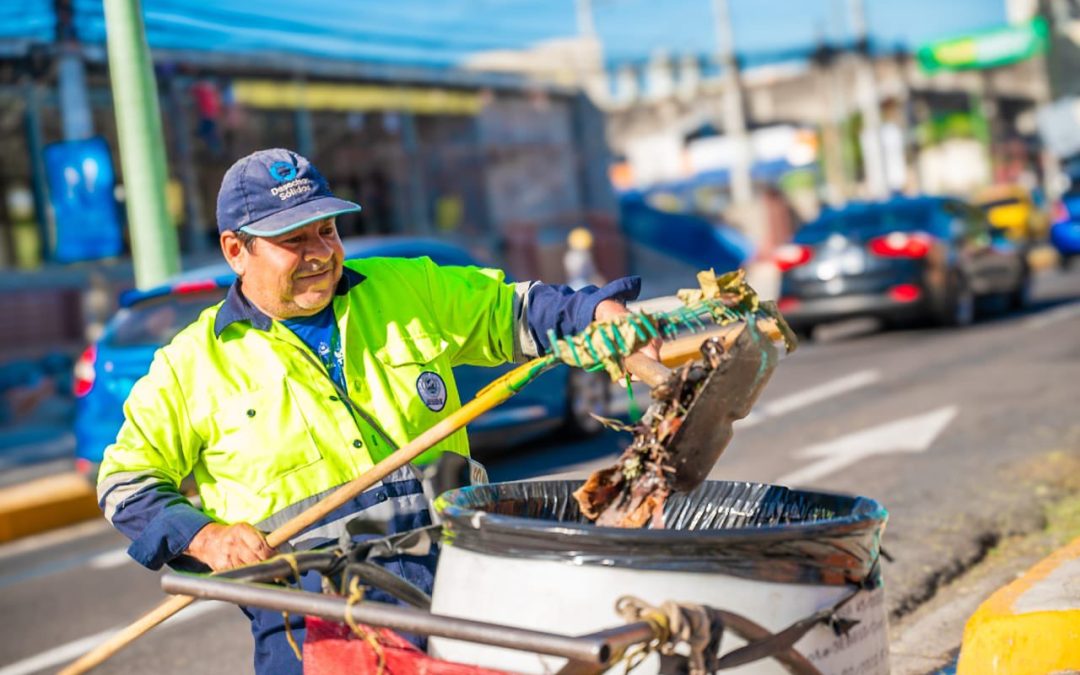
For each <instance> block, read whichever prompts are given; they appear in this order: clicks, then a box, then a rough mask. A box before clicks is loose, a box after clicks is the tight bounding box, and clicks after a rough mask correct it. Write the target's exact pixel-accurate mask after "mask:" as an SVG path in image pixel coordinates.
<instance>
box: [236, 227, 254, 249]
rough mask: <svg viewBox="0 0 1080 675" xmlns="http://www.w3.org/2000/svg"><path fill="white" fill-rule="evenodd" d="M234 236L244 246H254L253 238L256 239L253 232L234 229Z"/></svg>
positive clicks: (250, 247) (248, 247)
mask: <svg viewBox="0 0 1080 675" xmlns="http://www.w3.org/2000/svg"><path fill="white" fill-rule="evenodd" d="M236 238H237V239H239V240H240V243H241V244H243V245H244V248H246V249H247V250H249V251H250V250H251V249H252V248H253V247H254V246H255V240H256V239H258V237H257V236H255V235H254V234H248V233H247V232H244V231H243V230H236Z"/></svg>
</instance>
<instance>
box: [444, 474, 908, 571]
mask: <svg viewBox="0 0 1080 675" xmlns="http://www.w3.org/2000/svg"><path fill="white" fill-rule="evenodd" d="M580 485H581V482H580V481H525V482H518V483H495V484H491V485H478V486H473V487H465V488H461V489H459V490H451V491H449V492H446V493H444V494H442V495H441V496H440V497H439V498H438V499H437V500H436V501H435V509H436V510H437V511H438V513H439V514H440V515H441V516H442V518H443V533H444V537H445V541H446V543H448V544H449V545H452V546H459V547H461V548H464V549H467V550H470V551H475V552H477V553H486V554H489V555H496V556H510V557H515V558H531V559H541V560H552V561H561V562H567V563H571V564H575V565H601V566H609V567H625V568H630V569H643V570H676V571H684V572H708V573H718V574H729V575H733V576H737V577H743V578H748V579H756V580H760V581H774V582H785V583H809V584H825V585H841V584H848V583H855V584H859V585H862V586H864V587H876V586H877V585H878V584H879V583H880V572H879V568H878V565H877V562H878V555H879V552H880V547H881V533H882V530H883V528H884V526H885V520H886V519H887V517H888V513H887V512H886V510H885V509H884V508H883V507H882V506H881V505H880V504H878V503H877V502H875V501H874V500H872V499H867V498H865V497H852V496H847V495H839V494H830V493H825V492H807V491H802V490H790V489H788V488H786V487H783V486H779V485H765V484H761V483H744V482H733V481H707V482H705V483H704V484H702V485H701V486H700V487H699V488H697V489H696V490H694V491H693V492H690V493H675V494H672V495H671V496H670V497H669V498H668V500H667V503H666V505H665V508H664V522H665V523H666V529H662V530H661V529H621V528H614V527H597V526H595V525H593V524H592V523H590V522H589V521H588V520H586V519H585V518H584V517H583V516H582V515H581V511H580V510H579V509H578V504H577V501H576V500H575V499H574V496H573V492H574V490H576V489H577V488H578V487H580Z"/></svg>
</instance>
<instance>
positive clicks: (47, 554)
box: [0, 269, 1080, 675]
mask: <svg viewBox="0 0 1080 675" xmlns="http://www.w3.org/2000/svg"><path fill="white" fill-rule="evenodd" d="M820 337H821V339H820V340H818V341H815V342H814V343H811V344H808V345H805V346H804V347H803V348H801V349H800V350H799V351H797V352H796V353H795V354H793V355H791V356H790V357H788V358H786V359H785V360H784V361H783V362H782V363H781V364H780V365H779V367H778V368H777V371H776V374H775V375H774V377H773V379H772V381H771V382H770V383H769V385H768V387H767V388H766V390H765V394H764V395H763V397H762V400H761V401H759V404H758V406H757V407H756V408H755V411H754V413H753V414H752V416H751V418H748V419H747V420H746V421H744V422H742V423H740V425H738V426H737V432H736V435H735V439H734V441H733V442H732V444H731V446H730V447H729V448H728V450H727V452H726V453H725V454H724V456H723V457H722V458H721V460H720V462H719V463H718V464H717V467H716V469H715V470H714V473H713V477H715V478H720V479H732V480H736V479H737V480H751V481H763V482H780V483H787V484H791V485H798V486H806V487H814V488H821V489H827V490H833V491H842V492H848V493H856V494H861V495H866V496H869V497H873V498H875V499H877V500H878V501H880V502H882V503H883V504H884V505H885V506H886V507H887V508H888V509H889V511H890V519H889V524H888V528H887V532H886V535H885V537H884V545H885V548H886V549H887V551H888V553H889V554H890V555H891V557H892V561H891V562H886V564H885V567H884V571H885V579H886V588H887V593H888V603H889V608H890V612H891V613H892V616H893V617H894V618H895V617H897V616H900V615H903V614H905V613H906V612H908V611H910V610H911V609H913V608H914V607H915V606H917V605H918V604H919V603H920V602H922V601H923V600H925V599H926V598H928V597H929V596H930V595H932V594H933V592H934V590H935V589H936V588H937V586H938V585H940V584H941V583H943V582H945V581H947V580H948V579H949V578H951V577H953V576H955V575H956V574H958V573H959V572H961V571H962V570H963V569H965V568H967V567H968V566H970V565H971V564H973V563H974V562H976V561H977V560H979V559H980V558H981V557H982V556H983V555H985V553H986V551H987V550H988V549H989V548H990V547H991V546H992V545H993V544H994V542H995V541H997V540H998V539H999V538H1000V537H1002V536H1004V535H1007V534H1010V533H1014V532H1021V531H1027V530H1031V529H1035V528H1038V527H1040V526H1041V523H1042V506H1043V503H1044V502H1045V501H1046V500H1047V499H1050V498H1052V497H1053V496H1054V495H1055V494H1056V493H1057V492H1058V491H1060V490H1062V489H1065V488H1064V486H1065V483H1064V482H1062V481H1061V480H1059V479H1060V478H1061V477H1062V474H1063V472H1069V471H1076V470H1078V468H1077V467H1080V416H1078V415H1077V414H1076V409H1077V408H1076V406H1077V396H1078V393H1080V388H1078V387H1077V385H1076V382H1078V381H1080V269H1074V270H1073V271H1072V272H1070V273H1068V274H1063V273H1060V272H1058V271H1049V272H1045V273H1043V274H1042V275H1041V276H1040V278H1039V279H1038V283H1037V285H1036V292H1035V302H1034V303H1033V307H1032V308H1031V309H1030V310H1029V311H1027V312H1024V313H1020V314H1012V315H1008V316H1001V317H994V318H990V319H984V320H982V321H980V322H979V323H978V324H977V325H975V326H973V327H970V328H966V329H962V330H937V329H920V330H905V331H892V332H884V333H882V332H878V331H877V330H876V329H874V328H873V327H872V326H862V325H858V324H848V325H846V326H844V325H838V326H833V327H828V328H827V329H826V330H824V331H822V335H821V336H820ZM616 396H617V398H618V400H619V401H620V402H625V393H624V392H620V393H618V394H616ZM638 401H639V402H640V401H641V399H640V398H639V399H638ZM623 443H625V440H624V439H623V437H622V436H620V435H618V434H615V433H606V434H604V435H602V436H600V437H598V438H595V439H592V440H589V441H581V442H565V441H563V440H561V439H558V438H549V439H545V440H543V441H541V442H538V443H533V444H531V445H530V446H528V447H524V448H517V449H509V450H507V451H506V452H505V453H504V454H502V455H501V456H499V457H497V458H495V459H493V460H491V461H490V462H489V469H490V471H491V476H492V480H512V479H521V478H533V477H539V476H545V475H552V474H560V475H573V476H584V475H586V474H587V473H588V471H590V470H591V469H593V468H597V467H599V466H601V465H603V464H604V463H606V462H608V461H610V459H611V458H612V457H613V456H614V455H615V454H616V453H617V452H618V451H619V448H620V445H621V444H623ZM123 547H124V541H123V540H122V538H121V537H119V536H118V535H116V534H114V533H113V532H111V530H109V529H108V528H107V527H105V526H104V525H102V524H100V523H90V524H87V525H83V526H79V527H76V528H71V529H69V530H66V531H62V532H59V533H52V534H48V535H42V536H40V537H36V538H33V539H29V540H24V541H21V542H16V543H13V544H9V545H7V546H5V547H0V611H2V615H3V616H4V617H5V618H6V619H7V621H6V622H5V628H4V630H3V631H0V675H13V674H15V673H34V672H52V671H55V670H56V668H57V666H58V665H60V664H62V663H64V662H66V661H68V660H71V659H73V658H74V657H76V656H77V655H78V654H80V653H82V652H83V651H85V650H86V649H87V648H88V647H89V646H91V645H92V644H95V643H96V642H97V641H100V640H101V639H103V636H104V635H106V634H107V633H108V632H109V631H111V630H115V629H117V628H119V627H122V626H124V625H126V624H127V623H129V622H130V621H132V620H134V619H135V618H136V617H138V616H140V615H141V614H143V613H144V612H146V611H147V610H149V609H150V608H152V607H153V606H155V605H156V604H157V603H158V602H160V600H161V599H162V594H161V592H160V590H159V589H158V581H157V575H156V574H154V573H151V572H147V571H145V570H142V569H141V568H139V567H138V566H136V565H135V564H134V563H132V562H130V561H129V560H127V559H126V557H125V555H124V554H123ZM200 607H201V609H200ZM148 669H152V670H153V672H156V673H159V674H160V675H169V674H172V673H176V674H179V673H190V672H199V673H205V674H207V675H217V674H222V675H224V674H226V673H230V674H231V673H238V672H250V670H251V667H250V637H249V635H248V631H247V625H246V621H245V620H244V618H243V617H242V616H241V615H240V613H239V611H238V610H237V609H235V608H234V607H231V606H216V605H213V604H209V605H204V606H198V605H197V606H196V608H189V609H188V610H186V611H185V612H184V613H182V614H181V615H180V616H179V617H178V619H177V620H174V621H172V622H171V623H170V624H167V625H165V626H162V627H159V628H158V629H156V630H154V631H153V632H152V633H150V634H148V635H147V636H145V637H143V638H142V639H140V640H138V641H137V642H135V643H134V644H133V645H132V646H131V647H130V648H129V649H127V650H126V651H124V652H122V653H121V654H119V655H117V656H116V657H114V658H113V659H112V660H110V661H109V662H108V663H107V664H105V666H103V667H102V668H101V669H100V671H99V672H102V673H143V672H146V671H147V670H148Z"/></svg>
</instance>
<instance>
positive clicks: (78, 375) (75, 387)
mask: <svg viewBox="0 0 1080 675" xmlns="http://www.w3.org/2000/svg"><path fill="white" fill-rule="evenodd" d="M95 361H97V347H96V346H95V345H90V346H89V347H87V348H86V350H85V351H83V353H82V355H81V356H79V360H78V361H76V362H75V373H74V374H75V381H74V382H73V383H72V385H71V389H72V392H73V393H74V394H75V396H77V397H80V398H81V397H83V396H86V395H87V394H89V393H90V390H91V389H93V387H94V377H95V376H96V373H95V372H94V362H95Z"/></svg>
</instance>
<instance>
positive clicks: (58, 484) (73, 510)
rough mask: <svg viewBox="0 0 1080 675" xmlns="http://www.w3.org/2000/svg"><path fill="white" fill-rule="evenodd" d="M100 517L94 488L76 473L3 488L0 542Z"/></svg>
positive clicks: (1, 495)
mask: <svg viewBox="0 0 1080 675" xmlns="http://www.w3.org/2000/svg"><path fill="white" fill-rule="evenodd" d="M100 517H101V510H100V509H98V506H97V496H96V495H95V494H94V489H93V487H91V486H90V484H89V483H88V482H87V481H86V479H85V478H83V477H82V476H80V475H78V474H75V473H66V474H57V475H55V476H47V477H45V478H40V479H38V480H34V481H30V482H28V483H22V484H20V485H16V486H14V487H10V488H5V489H3V490H0V542H5V541H11V540H13V539H18V538H19V537H26V536H29V535H32V534H38V533H39V532H45V531H47V530H53V529H56V528H58V527H64V526H66V525H71V524H74V523H78V522H82V521H84V520H90V519H91V518H100Z"/></svg>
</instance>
